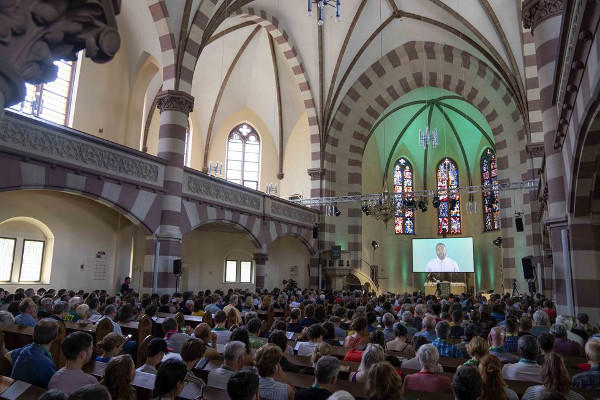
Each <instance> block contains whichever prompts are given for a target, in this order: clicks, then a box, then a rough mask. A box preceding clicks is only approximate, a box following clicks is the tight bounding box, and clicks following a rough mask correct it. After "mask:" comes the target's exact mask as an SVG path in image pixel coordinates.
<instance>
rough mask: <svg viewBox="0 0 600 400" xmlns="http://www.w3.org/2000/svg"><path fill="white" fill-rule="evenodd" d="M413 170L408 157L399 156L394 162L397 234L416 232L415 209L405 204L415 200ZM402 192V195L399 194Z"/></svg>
mask: <svg viewBox="0 0 600 400" xmlns="http://www.w3.org/2000/svg"><path fill="white" fill-rule="evenodd" d="M412 192H413V170H412V166H411V165H410V162H408V160H407V159H406V158H399V159H398V161H396V163H395V164H394V193H395V194H396V199H397V200H402V201H398V203H397V205H396V215H395V216H394V232H395V233H396V234H397V235H402V234H405V235H414V234H415V210H414V208H407V207H406V206H405V202H406V200H413V199H414V196H413V194H412ZM398 194H400V195H398Z"/></svg>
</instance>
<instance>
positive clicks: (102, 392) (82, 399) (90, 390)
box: [40, 381, 111, 400]
mask: <svg viewBox="0 0 600 400" xmlns="http://www.w3.org/2000/svg"><path fill="white" fill-rule="evenodd" d="M96 382H97V381H96ZM65 398H66V396H65ZM89 399H94V400H111V397H110V393H109V392H108V389H107V388H106V386H104V385H101V384H99V383H95V384H93V385H85V386H82V387H80V388H79V389H77V390H75V391H74V392H71V394H70V395H69V399H68V400H89ZM40 400H42V397H40Z"/></svg>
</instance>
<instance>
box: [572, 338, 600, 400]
mask: <svg viewBox="0 0 600 400" xmlns="http://www.w3.org/2000/svg"><path fill="white" fill-rule="evenodd" d="M585 356H586V357H587V359H588V362H589V363H590V369H589V371H585V372H580V373H578V374H577V375H575V376H574V377H573V381H572V382H571V385H572V386H573V387H576V388H582V389H588V390H600V339H590V340H588V342H587V343H586V344H585Z"/></svg>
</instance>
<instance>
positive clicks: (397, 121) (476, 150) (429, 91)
mask: <svg viewBox="0 0 600 400" xmlns="http://www.w3.org/2000/svg"><path fill="white" fill-rule="evenodd" d="M456 97H457V96H456V95H455V94H454V93H452V92H448V91H445V90H443V89H437V88H420V89H417V90H414V91H412V92H410V93H408V94H407V95H406V96H404V97H402V98H400V99H398V100H397V101H396V102H395V103H393V104H392V105H390V106H389V107H388V109H387V110H386V112H384V113H383V114H382V116H381V118H380V120H379V121H378V122H377V123H376V124H374V129H373V131H372V134H371V136H370V138H369V141H368V143H367V146H366V148H365V152H364V155H363V164H362V177H363V182H362V192H363V193H377V192H380V191H381V189H382V183H383V179H384V175H385V174H384V172H385V170H386V168H387V171H388V174H387V175H388V177H387V179H388V181H387V182H388V187H389V188H390V190H392V189H393V182H392V168H393V164H394V162H395V161H396V160H397V159H398V158H399V157H406V158H407V159H408V160H409V161H410V162H411V164H412V166H413V170H414V187H415V190H422V189H434V188H435V183H436V179H435V170H436V167H437V164H438V163H439V162H440V161H441V160H442V159H443V158H444V157H450V158H452V159H453V160H454V161H455V162H456V163H457V165H458V168H459V179H460V185H461V186H467V185H469V184H474V185H478V184H481V173H480V159H481V155H482V153H483V151H484V150H485V149H486V148H488V147H490V148H492V149H494V148H495V142H494V138H493V134H492V132H491V129H490V127H489V126H488V124H487V122H486V120H485V118H484V117H483V115H481V113H480V112H479V111H478V110H477V109H476V108H475V107H473V106H472V105H471V104H469V103H468V102H466V101H464V100H462V99H458V98H456ZM425 101H427V103H426V102H425ZM442 110H443V111H442ZM419 112H420V113H419ZM417 114H418V115H417ZM427 121H430V124H429V126H430V127H431V128H433V127H437V129H438V140H439V145H438V147H437V148H436V149H429V150H428V151H427V154H425V150H424V148H423V147H422V146H419V144H418V134H417V132H418V129H419V128H421V129H424V128H425V126H426V125H427ZM452 128H454V129H452ZM454 131H456V134H455V132H454ZM403 132H404V133H403ZM401 135H402V136H401ZM400 136H401V137H400ZM461 146H462V148H461ZM425 171H427V173H426V174H425ZM425 178H426V179H425ZM425 185H426V186H425ZM468 200H469V198H468V195H463V196H461V214H462V234H461V235H458V236H472V237H473V241H474V262H475V271H476V272H475V275H473V274H467V279H468V280H469V281H470V282H469V285H470V286H472V285H473V280H474V278H475V280H476V287H477V290H486V289H495V290H500V285H501V282H502V279H501V272H500V264H501V252H500V249H499V248H498V247H496V246H494V245H493V243H492V241H493V240H494V239H495V238H496V237H497V236H500V232H499V231H495V232H485V233H484V232H483V216H482V213H481V206H482V199H481V194H479V193H478V194H474V195H473V201H474V202H476V203H477V212H473V213H472V214H469V213H468V212H467V201H468ZM415 231H416V235H395V234H394V227H393V221H390V222H388V227H387V229H386V227H385V225H384V224H383V223H382V222H379V221H376V220H375V219H374V218H373V217H370V216H365V215H363V217H362V243H363V246H362V248H363V253H362V257H363V260H364V261H365V262H366V263H369V264H376V265H379V266H382V267H383V268H384V271H386V273H387V279H383V280H381V281H380V282H381V284H382V286H383V289H384V290H390V291H412V290H414V289H415V288H416V289H419V288H423V283H424V279H425V274H423V273H416V274H413V273H412V272H411V271H412V246H411V241H412V239H413V238H428V237H438V234H437V210H436V209H435V208H433V206H432V205H431V200H430V201H429V209H428V211H427V212H425V213H422V212H421V211H419V210H416V215H415ZM372 240H377V241H378V242H379V244H380V247H379V249H377V250H376V251H375V252H373V248H372V247H371V241H372ZM384 276H385V275H384ZM462 279H463V278H461V280H462Z"/></svg>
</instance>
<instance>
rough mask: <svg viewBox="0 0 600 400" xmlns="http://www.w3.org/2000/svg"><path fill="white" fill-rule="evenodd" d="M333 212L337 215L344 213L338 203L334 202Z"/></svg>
mask: <svg viewBox="0 0 600 400" xmlns="http://www.w3.org/2000/svg"><path fill="white" fill-rule="evenodd" d="M333 214H334V215H335V216H336V217H339V216H340V215H342V212H341V211H340V209H339V208H337V204H334V205H333Z"/></svg>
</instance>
